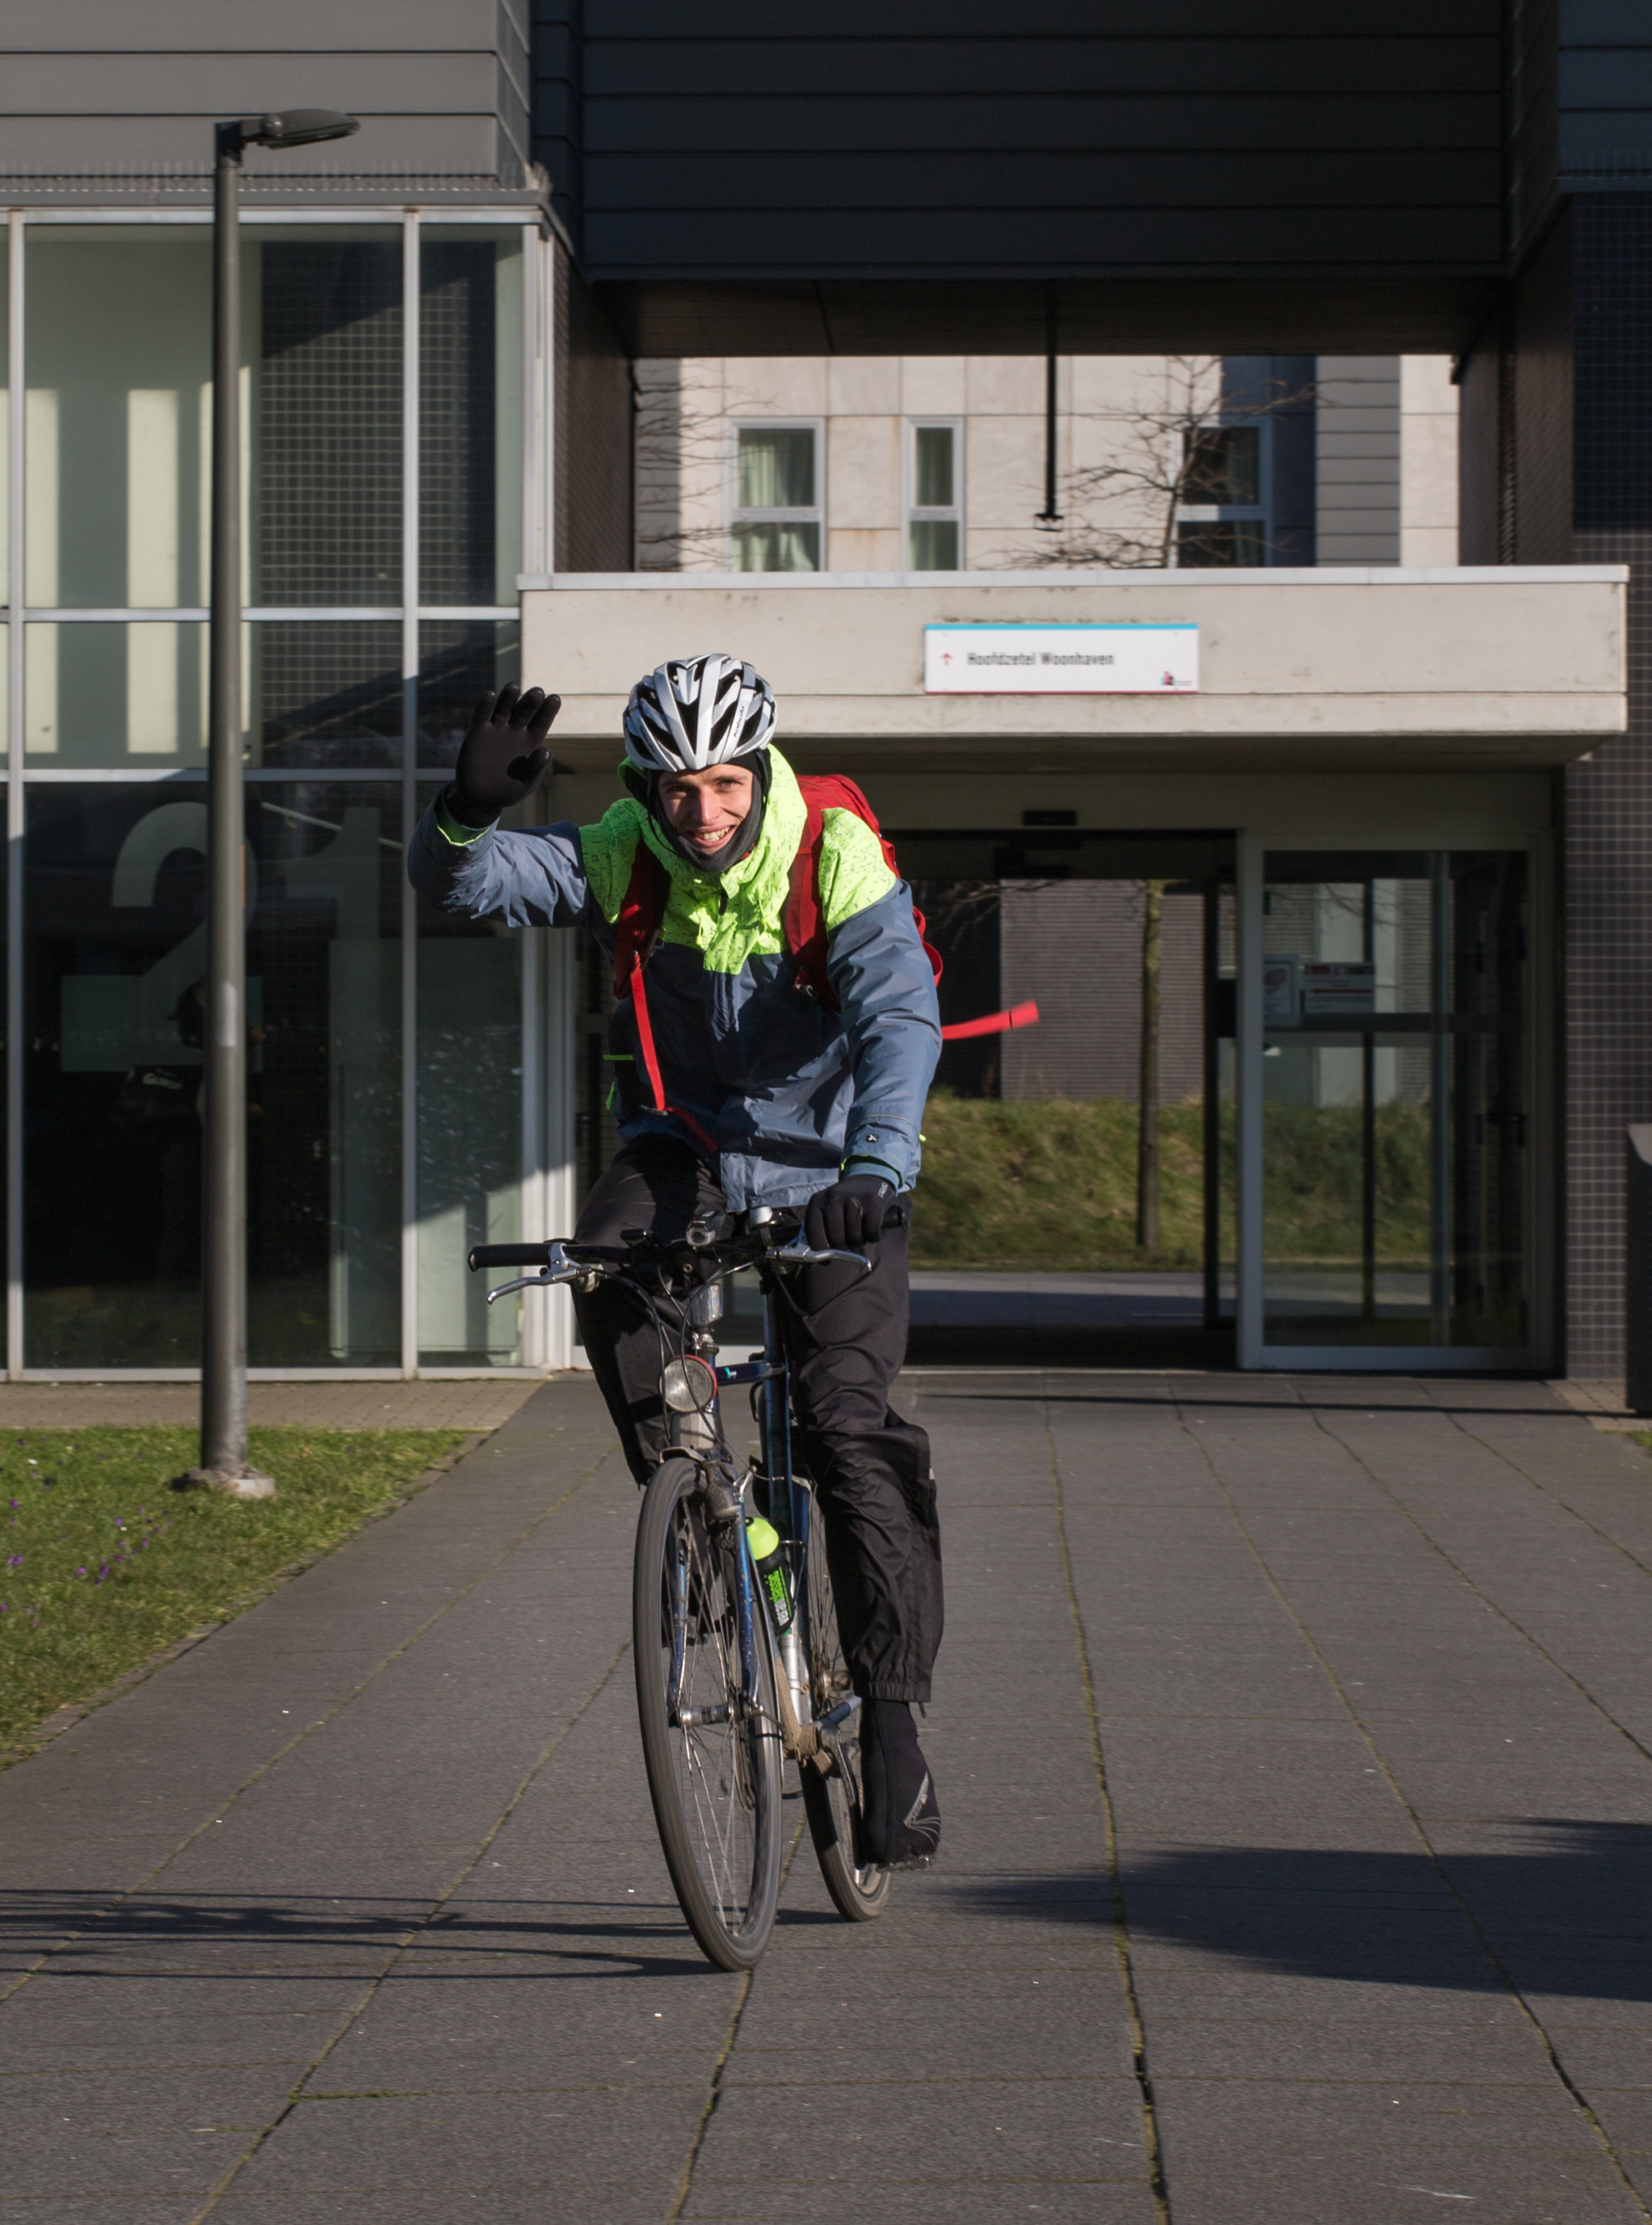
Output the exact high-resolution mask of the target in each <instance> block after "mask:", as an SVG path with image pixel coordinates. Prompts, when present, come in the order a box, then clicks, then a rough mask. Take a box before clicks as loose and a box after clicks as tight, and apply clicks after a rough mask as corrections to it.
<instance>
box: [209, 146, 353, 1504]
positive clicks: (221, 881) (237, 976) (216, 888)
mask: <svg viewBox="0 0 1652 2225" xmlns="http://www.w3.org/2000/svg"><path fill="white" fill-rule="evenodd" d="M359 129H360V126H359V124H358V123H357V121H356V119H355V117H354V116H345V115H342V113H341V112H340V111H339V110H336V109H328V108H306V109H289V110H287V112H286V113H285V114H284V115H281V116H239V117H237V118H236V120H235V121H234V122H232V123H221V124H219V125H218V126H217V130H216V143H217V162H216V170H215V176H214V199H213V239H212V255H213V288H212V621H211V628H210V634H211V640H210V647H211V678H210V682H209V714H208V727H207V819H208V833H207V981H206V1000H205V1002H206V1020H207V1024H206V1029H205V1037H206V1041H205V1047H204V1051H203V1053H202V1055H203V1058H204V1059H205V1064H206V1102H205V1108H204V1114H205V1117H204V1122H203V1126H204V1136H203V1143H204V1152H203V1160H204V1182H203V1186H202V1244H201V1295H202V1314H203V1318H202V1339H201V1465H200V1466H199V1467H198V1468H196V1469H194V1470H192V1471H191V1472H190V1476H189V1481H190V1482H191V1483H195V1484H202V1485H206V1486H208V1487H209V1488H210V1489H212V1490H214V1491H226V1492H228V1493H229V1495H230V1496H231V1497H233V1498H270V1497H272V1496H273V1495H274V1492H275V1484H274V1482H273V1480H272V1479H271V1478H269V1476H267V1475H265V1474H263V1473H262V1471H261V1470H259V1469H256V1468H254V1467H252V1466H250V1465H249V1462H248V1459H247V940H246V878H247V873H246V823H245V816H244V808H243V803H242V793H243V792H242V766H241V752H242V735H241V158H242V153H243V152H244V150H245V149H247V148H248V147H307V146H310V145H312V144H314V143H315V142H316V141H317V140H322V139H343V138H346V137H348V135H349V134H350V133H351V132H352V131H355V130H359Z"/></svg>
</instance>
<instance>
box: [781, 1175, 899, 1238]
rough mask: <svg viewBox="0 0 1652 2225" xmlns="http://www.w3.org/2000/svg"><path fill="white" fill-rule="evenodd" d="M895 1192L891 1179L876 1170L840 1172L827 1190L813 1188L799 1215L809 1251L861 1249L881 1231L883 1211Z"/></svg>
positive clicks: (884, 1211) (877, 1236)
mask: <svg viewBox="0 0 1652 2225" xmlns="http://www.w3.org/2000/svg"><path fill="white" fill-rule="evenodd" d="M894 1194H895V1186H894V1184H893V1183H892V1182H886V1181H885V1180H884V1179H882V1177H881V1176H880V1175H877V1174H841V1175H839V1178H838V1179H837V1180H836V1181H835V1182H834V1183H833V1185H832V1187H831V1188H830V1189H829V1190H817V1191H816V1192H815V1193H814V1195H813V1197H812V1198H811V1199H809V1203H808V1208H807V1210H806V1212H805V1213H804V1216H803V1232H804V1234H805V1235H806V1237H807V1239H808V1241H809V1249H810V1250H811V1251H812V1252H864V1251H865V1250H866V1246H867V1245H868V1244H875V1243H876V1242H877V1241H878V1239H879V1237H880V1236H881V1235H882V1234H883V1225H884V1214H885V1213H886V1211H887V1210H888V1206H889V1200H890V1199H891V1198H892V1197H893V1196H894Z"/></svg>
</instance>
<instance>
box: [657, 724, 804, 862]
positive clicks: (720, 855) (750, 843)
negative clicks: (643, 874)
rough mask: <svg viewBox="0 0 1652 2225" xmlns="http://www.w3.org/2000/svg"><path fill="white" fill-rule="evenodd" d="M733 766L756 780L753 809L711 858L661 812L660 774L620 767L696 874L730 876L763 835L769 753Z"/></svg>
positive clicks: (737, 761) (754, 754)
mask: <svg viewBox="0 0 1652 2225" xmlns="http://www.w3.org/2000/svg"><path fill="white" fill-rule="evenodd" d="M733 763H734V764H736V765H738V766H740V767H743V768H744V770H746V772H748V773H751V774H754V775H755V776H756V777H755V780H754V781H753V787H752V807H751V809H750V810H749V811H748V812H747V813H746V816H745V818H744V819H742V820H741V821H740V825H739V826H738V827H736V828H735V830H734V832H733V834H731V835H730V836H729V838H728V840H727V841H726V842H725V843H724V845H723V847H722V848H721V849H720V850H713V851H712V853H710V855H709V856H707V854H706V853H705V852H704V851H701V850H697V849H696V848H695V847H694V846H693V843H692V842H686V841H684V840H683V839H682V837H681V836H680V834H678V833H677V831H676V829H675V828H674V827H673V826H672V824H671V822H670V820H668V819H667V817H666V814H665V813H664V812H663V811H662V810H661V809H660V775H659V774H658V773H645V772H643V771H642V770H641V768H640V767H639V766H635V765H624V766H621V767H620V771H621V773H622V774H624V777H625V784H626V786H627V787H628V788H629V789H630V791H631V793H632V794H633V795H634V796H635V797H636V799H637V800H638V802H639V803H641V804H646V805H647V810H648V816H649V818H650V819H652V820H653V821H654V825H655V826H656V827H658V828H659V829H660V833H661V834H663V835H664V836H665V838H666V840H667V842H669V843H670V845H671V847H672V848H673V850H674V851H675V852H676V853H677V855H678V856H679V857H680V858H681V859H682V860H684V861H685V863H687V864H688V865H691V866H693V868H694V870H695V872H696V873H726V872H727V871H728V868H729V867H730V866H737V865H738V864H739V863H740V860H741V859H742V858H744V857H747V856H749V855H750V853H751V852H752V850H753V848H754V847H756V843H757V838H758V836H759V835H760V834H761V833H762V832H763V814H764V811H765V810H766V807H767V804H768V792H769V782H770V780H771V779H772V778H773V767H772V766H771V765H770V763H769V754H768V751H767V750H766V749H753V751H751V752H750V754H748V755H746V756H745V757H739V758H735V759H734V760H733Z"/></svg>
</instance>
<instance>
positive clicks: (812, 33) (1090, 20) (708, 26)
mask: <svg viewBox="0 0 1652 2225" xmlns="http://www.w3.org/2000/svg"><path fill="white" fill-rule="evenodd" d="M585 15H586V29H587V32H589V33H590V34H591V35H593V36H600V37H605V38H624V39H661V40H675V39H680V38H681V37H683V36H684V33H685V17H686V11H685V10H684V9H683V7H682V6H681V5H680V0H586V9H585ZM831 21H832V27H833V32H834V34H836V35H837V36H839V37H842V38H845V39H853V40H856V41H859V42H864V43H866V44H868V45H872V44H880V43H886V42H893V41H896V40H899V39H902V38H912V37H916V38H932V39H934V40H936V41H937V42H940V41H943V40H945V39H949V38H958V39H996V40H998V42H1000V43H1003V44H1005V45H1008V44H1011V43H1013V42H1014V41H1016V40H1018V39H1021V38H1062V37H1098V36H1101V37H1118V38H1125V39H1131V38H1140V37H1145V36H1149V35H1151V36H1154V37H1162V38H1167V39H1170V38H1211V37H1227V36H1231V35H1232V33H1233V31H1234V29H1235V25H1236V23H1237V25H1238V26H1239V27H1240V28H1241V29H1242V30H1244V32H1245V33H1246V34H1247V35H1249V36H1251V37H1257V38H1292V37H1304V38H1317V37H1326V36H1341V35H1342V34H1341V30H1338V28H1337V26H1338V24H1339V23H1340V24H1341V26H1342V28H1343V29H1346V27H1347V25H1348V23H1353V24H1354V25H1355V26H1356V27H1357V30H1356V35H1357V36H1359V35H1365V36H1368V35H1370V33H1371V32H1373V31H1379V32H1383V33H1386V34H1388V35H1389V36H1390V37H1403V38H1411V37H1421V38H1437V37H1465V36H1472V37H1481V38H1489V39H1494V40H1495V39H1496V38H1497V37H1500V35H1501V33H1502V30H1503V9H1502V5H1501V4H1500V0H1437V4H1436V0H1377V4H1376V5H1375V6H1372V7H1367V8H1366V9H1364V10H1362V11H1360V12H1359V13H1358V14H1357V16H1354V17H1348V16H1346V15H1345V14H1343V15H1340V16H1339V14H1338V12H1337V11H1336V10H1330V9H1328V8H1327V7H1326V6H1325V5H1324V0H1152V4H1151V6H1149V5H1147V4H1145V0H1026V4H1025V5H1021V6H1018V7H1017V8H1016V9H1015V10H1014V13H1013V15H1012V14H1010V13H1009V12H1008V11H1007V10H1006V9H1005V5H1004V0H902V3H901V4H893V3H892V0H839V4H838V5H837V6H835V7H833V10H832V11H831ZM820 24H821V14H820V10H819V7H818V6H817V5H815V4H814V0H765V4H761V5H759V4H756V0H697V4H696V6H695V7H694V9H693V19H692V30H693V36H694V37H698V38H703V39H713V40H716V39H736V40H744V39H750V38H753V37H758V36H762V37H768V38H773V39H787V38H796V39H799V40H802V39H808V38H811V37H819V31H820Z"/></svg>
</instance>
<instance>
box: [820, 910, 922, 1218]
mask: <svg viewBox="0 0 1652 2225" xmlns="http://www.w3.org/2000/svg"><path fill="white" fill-rule="evenodd" d="M826 977H827V979H828V980H830V982H831V984H832V987H833V993H834V994H835V995H836V997H837V1000H838V1002H839V1006H840V1007H841V1009H842V1013H843V1017H844V1021H845V1024H846V1027H847V1029H848V1033H849V1044H850V1055H851V1061H852V1064H853V1070H854V1105H853V1108H852V1110H851V1112H850V1114H849V1127H848V1132H847V1136H846V1140H845V1144H844V1153H843V1155H844V1157H845V1158H846V1159H853V1158H855V1157H856V1156H858V1155H864V1156H865V1157H866V1158H867V1159H881V1160H882V1161H883V1163H884V1164H885V1165H886V1166H891V1167H892V1168H893V1169H894V1171H895V1172H896V1173H897V1174H898V1175H899V1177H900V1181H901V1186H902V1187H903V1188H904V1189H910V1188H911V1187H912V1184H913V1183H914V1182H915V1181H916V1180H917V1179H918V1168H919V1161H920V1159H921V1158H922V1156H923V1154H922V1152H921V1150H920V1148H919V1140H918V1130H919V1123H920V1122H921V1121H922V1119H923V1117H924V1099H926V1097H927V1096H928V1094H929V1085H930V1082H931V1081H932V1079H933V1077H934V1073H935V1061H936V1059H939V1056H940V1048H941V1019H940V1005H939V1000H938V999H937V997H936V994H935V975H934V972H933V969H932V966H931V965H930V962H929V960H928V958H927V956H926V953H925V951H924V946H923V941H922V940H921V938H920V937H919V933H918V927H917V924H916V922H915V921H914V920H913V919H912V891H911V889H910V888H908V887H907V886H906V882H905V881H904V880H898V881H897V882H896V883H895V886H894V887H892V889H891V890H890V892H889V893H888V895H887V896H883V897H879V900H878V901H877V903H875V904H869V905H867V907H866V910H865V911H864V912H857V913H854V914H853V917H852V918H850V919H847V920H844V922H843V923H842V925H841V926H840V927H838V928H837V929H836V930H835V932H834V933H833V936H832V939H831V941H830V942H829V944H828V945H827V947H826Z"/></svg>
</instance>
